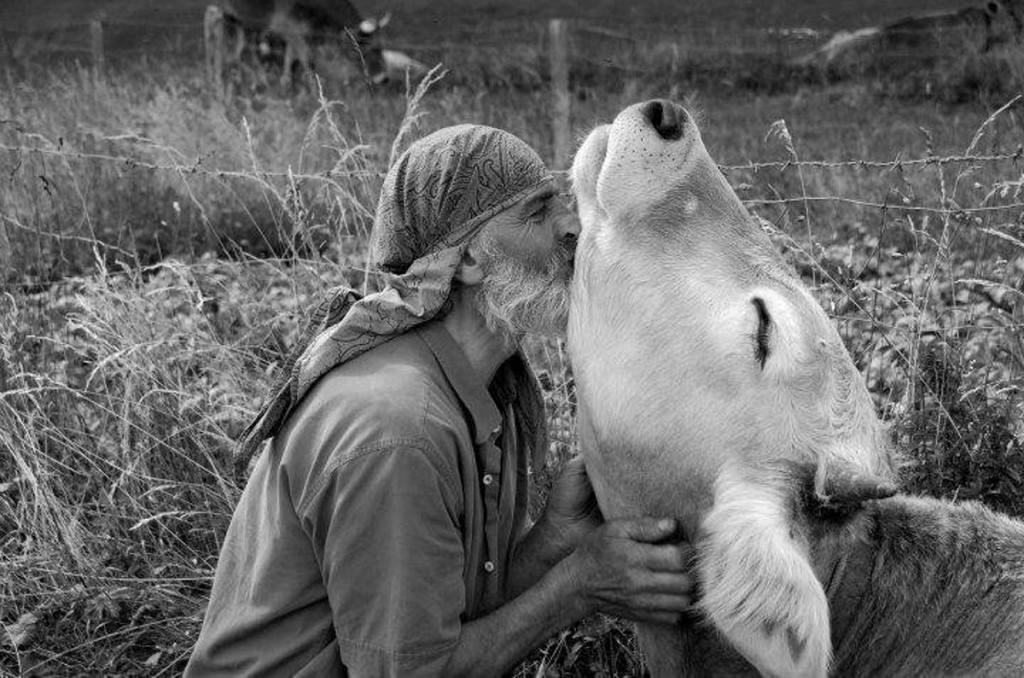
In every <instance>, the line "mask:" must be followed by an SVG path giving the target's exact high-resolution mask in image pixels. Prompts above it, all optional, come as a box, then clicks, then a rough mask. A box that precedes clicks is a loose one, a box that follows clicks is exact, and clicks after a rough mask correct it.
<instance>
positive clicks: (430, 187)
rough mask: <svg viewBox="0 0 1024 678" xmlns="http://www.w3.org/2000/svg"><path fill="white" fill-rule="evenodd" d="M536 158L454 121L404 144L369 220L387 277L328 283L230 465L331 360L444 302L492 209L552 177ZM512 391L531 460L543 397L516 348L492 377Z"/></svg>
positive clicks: (508, 139) (540, 444) (492, 132)
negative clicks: (369, 283)
mask: <svg viewBox="0 0 1024 678" xmlns="http://www.w3.org/2000/svg"><path fill="white" fill-rule="evenodd" d="M553 181H554V180H553V178H552V177H551V175H550V174H549V173H548V171H547V168H546V167H545V166H544V162H543V161H542V160H541V159H540V157H539V156H538V155H537V153H536V152H535V151H534V150H533V149H532V148H530V147H529V145H527V144H526V143H525V142H524V141H522V140H521V139H519V138H518V137H516V136H514V135H512V134H509V133H508V132H504V131H502V130H499V129H495V128H493V127H485V126H482V125H458V126H455V127H447V128H445V129H442V130H439V131H437V132H434V133H433V134H430V135H428V136H426V137H424V138H423V139H421V140H419V141H417V142H416V143H414V144H412V145H411V146H410V147H409V148H408V149H407V150H406V151H405V152H404V153H403V154H402V155H401V156H400V157H399V159H398V161H397V162H396V163H395V164H394V165H393V166H392V167H391V168H390V169H389V170H388V173H387V176H386V177H385V179H384V185H383V187H382V188H381V195H380V200H379V202H378V203H377V213H376V216H375V218H374V239H373V242H372V248H371V255H372V257H373V258H374V260H375V261H377V265H378V266H379V267H380V268H381V269H382V270H383V272H384V273H385V279H386V285H385V287H384V289H383V290H381V291H380V292H377V293H375V294H369V295H367V296H365V297H361V296H360V295H359V293H357V292H356V291H355V290H353V289H350V288H348V287H344V286H342V287H337V288H334V289H332V290H329V291H328V293H327V296H326V298H325V299H324V300H323V301H322V302H321V303H320V304H319V305H318V306H317V308H316V309H315V310H314V312H313V313H312V315H311V317H310V320H309V323H308V324H307V327H306V329H305V331H304V332H303V333H302V335H301V337H300V338H299V341H298V342H297V343H296V345H295V347H294V349H293V350H292V352H291V354H290V357H289V358H288V359H287V360H286V361H285V363H284V365H283V366H282V367H283V369H282V371H281V373H280V376H279V377H278V379H277V382H276V383H275V385H274V387H273V389H272V391H271V397H270V399H269V400H268V401H267V402H266V403H264V405H263V407H262V408H261V409H260V411H259V413H258V414H257V415H256V418H255V419H254V420H253V421H252V423H251V424H249V426H248V427H247V428H246V429H245V431H244V432H243V433H242V437H241V440H240V441H239V443H238V446H237V448H236V450H235V455H234V467H235V473H236V474H237V475H238V476H239V477H244V476H245V473H246V469H247V468H248V465H249V462H250V460H251V459H252V457H253V456H254V455H255V454H256V453H257V451H258V450H259V449H260V448H261V446H263V444H264V442H265V441H266V440H267V439H268V438H272V437H273V436H274V435H275V434H277V433H278V431H280V430H281V427H282V426H283V424H284V422H285V420H286V419H287V418H288V415H289V414H290V413H291V411H292V409H293V408H294V407H295V405H296V404H297V403H298V402H299V401H300V400H301V399H302V397H303V396H304V395H305V394H306V393H308V392H309V390H310V389H311V388H312V387H313V385H314V384H315V383H316V382H317V380H319V379H320V377H322V376H323V375H325V374H327V372H329V371H331V370H332V369H333V368H335V367H337V366H338V365H341V364H342V363H345V362H347V361H349V360H352V359H353V358H355V357H356V356H358V355H361V354H362V353H365V352H366V351H368V350H370V349H372V348H374V347H375V346H379V345H381V344H383V343H384V342H386V341H388V340H389V339H393V338H394V337H396V336H398V335H400V334H403V333H405V332H407V331H409V330H410V329H412V328H414V327H416V326H417V325H421V324H423V323H425V322H427V321H429V320H432V319H434V318H435V317H443V316H444V314H446V313H447V312H448V311H449V310H450V308H451V299H450V296H451V290H452V280H453V279H454V276H455V271H456V269H457V268H458V266H459V263H460V262H461V261H462V257H463V254H465V251H466V248H467V247H468V246H469V243H470V241H471V240H472V238H473V236H474V235H476V234H477V233H478V232H479V231H480V229H481V228H482V226H483V225H484V224H485V223H487V222H488V221H489V220H490V219H491V217H493V216H494V215H496V214H498V213H500V212H502V211H504V210H506V209H508V208H509V207H511V206H512V205H515V204H516V203H518V202H519V201H521V200H523V199H524V198H528V197H530V196H532V195H534V194H537V193H539V192H541V191H542V190H546V189H548V188H549V187H550V186H551V184H552V183H553ZM494 383H495V384H500V385H503V386H504V391H505V392H507V393H512V394H514V396H513V398H514V399H513V402H512V403H511V410H512V415H513V416H514V418H515V419H516V424H517V425H518V426H519V430H520V431H521V432H522V435H523V439H524V440H526V441H529V444H530V447H531V449H532V452H533V464H534V466H535V467H536V466H537V465H538V464H539V463H540V462H541V461H542V460H543V456H542V455H544V454H545V452H546V450H547V429H546V425H545V414H544V400H543V397H542V396H541V393H540V388H539V386H538V384H537V380H536V378H535V377H534V375H533V372H532V371H531V370H530V367H529V364H528V363H527V361H526V358H525V356H523V355H522V353H521V352H517V353H516V354H515V355H513V356H512V358H510V359H509V360H507V361H506V362H505V363H504V364H503V365H502V366H501V367H500V368H499V370H498V372H497V373H496V374H495V377H494Z"/></svg>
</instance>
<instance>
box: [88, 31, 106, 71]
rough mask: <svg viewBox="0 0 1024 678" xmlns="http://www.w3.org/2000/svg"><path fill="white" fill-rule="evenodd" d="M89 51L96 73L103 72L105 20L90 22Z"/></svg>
mask: <svg viewBox="0 0 1024 678" xmlns="http://www.w3.org/2000/svg"><path fill="white" fill-rule="evenodd" d="M89 51H90V52H92V66H93V68H94V69H95V70H96V72H100V71H102V70H103V62H104V59H103V20H102V19H93V20H92V21H90V22H89Z"/></svg>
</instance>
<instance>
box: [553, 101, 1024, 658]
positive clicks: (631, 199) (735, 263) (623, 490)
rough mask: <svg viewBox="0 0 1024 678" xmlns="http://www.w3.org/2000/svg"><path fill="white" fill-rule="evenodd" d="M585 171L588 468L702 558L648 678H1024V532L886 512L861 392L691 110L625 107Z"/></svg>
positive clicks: (590, 153)
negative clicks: (685, 604)
mask: <svg viewBox="0 0 1024 678" xmlns="http://www.w3.org/2000/svg"><path fill="white" fill-rule="evenodd" d="M572 178H573V183H574V190H575V192H576V197H577V201H578V207H579V215H580V220H581V223H582V231H581V237H580V242H579V246H578V249H577V255H576V276H575V279H574V283H573V300H572V311H571V317H570V326H569V348H570V355H571V358H572V363H573V368H574V371H575V374H576V380H577V384H578V396H579V408H580V422H579V430H580V435H581V447H582V448H583V450H584V454H585V456H586V461H587V468H588V471H589V472H590V475H591V478H592V480H593V482H594V486H595V490H596V492H597V495H598V500H599V502H600V505H601V509H602V511H603V512H604V513H605V515H606V516H607V517H609V518H613V517H623V516H632V515H638V514H651V515H673V516H676V517H677V518H678V519H679V521H680V524H681V526H682V527H683V529H684V531H685V533H686V536H687V537H688V538H689V539H690V540H691V541H693V542H694V544H695V545H696V546H697V553H698V558H697V562H696V563H695V568H696V571H697V572H698V574H699V579H700V583H701V590H702V599H701V602H700V611H701V613H702V616H703V621H702V622H700V623H697V624H694V625H689V626H685V627H682V628H677V627H657V626H653V625H646V626H641V627H640V629H639V632H640V638H641V643H642V645H643V647H644V649H645V652H646V653H647V655H648V661H649V664H650V668H651V671H652V673H653V674H654V675H656V676H661V675H723V676H725V675H744V674H747V675H756V673H755V668H756V671H758V672H760V673H761V674H763V675H769V676H825V675H827V674H828V672H829V670H830V667H831V668H832V670H833V671H834V672H835V673H836V675H879V676H881V675H886V676H893V675H921V676H924V675H928V676H931V675H952V674H955V675H982V674H984V675H1012V674H1015V673H1018V674H1020V675H1024V525H1021V524H1020V523H1017V522H1013V521H1010V520H1009V519H1006V518H1003V517H999V516H996V515H995V514H992V513H991V512H988V511H987V510H985V509H984V508H981V507H979V506H976V505H953V504H948V503H943V502H938V501H936V500H914V499H909V498H891V499H886V497H890V496H891V495H893V494H894V493H895V487H894V484H893V483H894V477H895V474H894V470H893V457H892V455H891V453H890V450H889V446H888V441H887V436H886V433H885V430H884V427H883V425H882V423H881V422H880V421H879V420H878V419H877V417H876V415H875V412H874V408H873V405H872V401H871V399H870V397H869V394H868V392H867V390H866V388H865V386H864V383H863V380H862V379H861V378H860V375H859V374H858V373H857V371H856V369H855V367H854V365H853V363H852V361H851V359H850V357H849V355H848V354H847V352H846V350H845V348H844V346H843V344H842V342H841V340H840V338H839V336H838V334H837V332H836V330H835V328H834V327H833V325H832V323H831V321H830V320H829V318H828V317H827V316H826V314H825V313H824V311H823V310H822V309H821V308H820V307H819V306H818V304H817V303H816V302H815V300H814V298H813V297H812V296H811V294H810V293H809V292H808V290H807V289H806V288H805V287H804V286H803V285H802V284H801V283H800V281H799V280H798V279H796V278H795V277H794V276H793V275H792V274H791V273H790V272H789V270H788V268H787V267H786V266H785V265H784V264H783V262H782V261H781V260H780V258H779V256H778V255H777V253H776V252H775V250H774V248H773V247H772V245H771V243H770V241H769V240H768V238H767V237H766V235H765V234H764V233H763V232H762V231H761V229H760V228H758V227H757V225H756V224H755V223H753V222H752V220H751V218H750V216H749V215H748V213H747V211H746V209H745V208H744V207H743V205H742V204H741V202H740V201H739V199H738V198H737V196H736V195H735V193H734V192H733V190H732V189H731V188H730V187H729V185H728V183H727V182H726V180H725V178H724V177H723V176H722V174H721V172H720V171H719V170H718V168H717V166H716V165H715V163H714V162H713V161H712V159H711V158H710V156H709V155H708V153H707V151H706V150H705V148H704V145H703V143H702V141H701V138H700V133H699V132H698V130H697V128H696V126H695V125H694V124H693V122H692V120H691V118H690V117H689V116H688V115H687V113H686V112H685V111H684V110H683V109H682V108H681V107H679V106H676V105H675V104H672V103H669V102H665V101H651V102H647V103H644V104H637V105H635V106H631V107H629V108H627V109H626V110H624V111H623V112H622V113H621V114H619V116H618V117H617V118H616V119H615V121H614V123H613V124H612V125H605V126H601V127H598V128H597V129H595V130H594V131H593V132H592V133H591V134H590V135H589V136H588V138H587V139H586V141H585V142H584V144H583V146H582V147H581V148H580V150H579V151H578V153H577V155H576V158H575V161H574V164H573V170H572ZM1010 669H1013V670H1012V671H1009V670H1010ZM1007 671H1009V673H1007Z"/></svg>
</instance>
